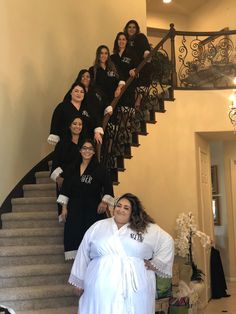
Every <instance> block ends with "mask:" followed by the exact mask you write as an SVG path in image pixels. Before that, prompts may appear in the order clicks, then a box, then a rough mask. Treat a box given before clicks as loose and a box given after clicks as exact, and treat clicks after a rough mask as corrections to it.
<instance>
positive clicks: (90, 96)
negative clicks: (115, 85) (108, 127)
mask: <svg viewBox="0 0 236 314" xmlns="http://www.w3.org/2000/svg"><path fill="white" fill-rule="evenodd" d="M76 82H78V83H82V84H83V85H84V87H85V91H86V93H85V102H86V104H87V108H88V112H89V113H90V116H91V121H92V124H93V126H94V130H95V140H96V141H97V142H99V140H97V139H96V135H97V134H103V133H104V132H103V129H102V122H103V117H104V115H105V114H106V113H109V114H112V107H111V106H107V99H106V96H105V94H104V93H103V92H102V91H101V90H99V88H97V87H96V86H95V85H94V84H92V79H91V75H90V73H89V70H87V69H82V70H80V72H79V74H78V76H77V78H76V80H75V82H74V83H76ZM69 97H70V92H69V91H68V92H67V94H66V95H65V97H64V101H66V100H68V99H69Z"/></svg>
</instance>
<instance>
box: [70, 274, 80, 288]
mask: <svg viewBox="0 0 236 314" xmlns="http://www.w3.org/2000/svg"><path fill="white" fill-rule="evenodd" d="M68 282H69V283H70V284H71V285H73V286H75V287H77V288H81V289H84V281H83V280H81V279H79V278H77V277H75V276H74V275H73V274H70V277H69V280H68Z"/></svg>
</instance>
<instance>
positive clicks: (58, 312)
mask: <svg viewBox="0 0 236 314" xmlns="http://www.w3.org/2000/svg"><path fill="white" fill-rule="evenodd" d="M77 311H78V307H75V306H73V307H72V306H71V307H61V308H51V309H41V310H35V311H17V314H77Z"/></svg>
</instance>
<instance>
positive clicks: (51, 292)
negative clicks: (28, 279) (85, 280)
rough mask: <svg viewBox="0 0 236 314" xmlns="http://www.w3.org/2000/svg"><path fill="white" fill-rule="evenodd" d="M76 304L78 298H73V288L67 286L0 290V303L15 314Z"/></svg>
mask: <svg viewBox="0 0 236 314" xmlns="http://www.w3.org/2000/svg"><path fill="white" fill-rule="evenodd" d="M77 302H78V298H77V297H75V296H74V291H73V287H72V286H70V285H69V284H64V285H63V284H60V285H42V286H35V287H18V288H1V289H0V303H1V304H4V305H5V306H7V307H10V308H12V309H14V310H15V311H16V313H18V311H25V310H37V309H44V308H47V309H49V308H55V307H57V308H58V307H66V306H72V305H73V306H76V305H77ZM23 313H25V312H23Z"/></svg>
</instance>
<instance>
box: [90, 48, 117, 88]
mask: <svg viewBox="0 0 236 314" xmlns="http://www.w3.org/2000/svg"><path fill="white" fill-rule="evenodd" d="M102 49H106V50H107V52H108V58H107V61H106V69H107V71H113V72H114V73H115V74H116V75H117V76H118V74H117V70H116V67H115V65H114V63H113V62H112V61H111V56H110V50H109V48H108V47H107V46H106V45H101V46H99V47H98V48H97V50H96V57H95V61H94V78H93V79H94V82H95V81H96V74H97V69H98V68H99V67H100V65H101V64H100V55H101V51H102Z"/></svg>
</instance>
